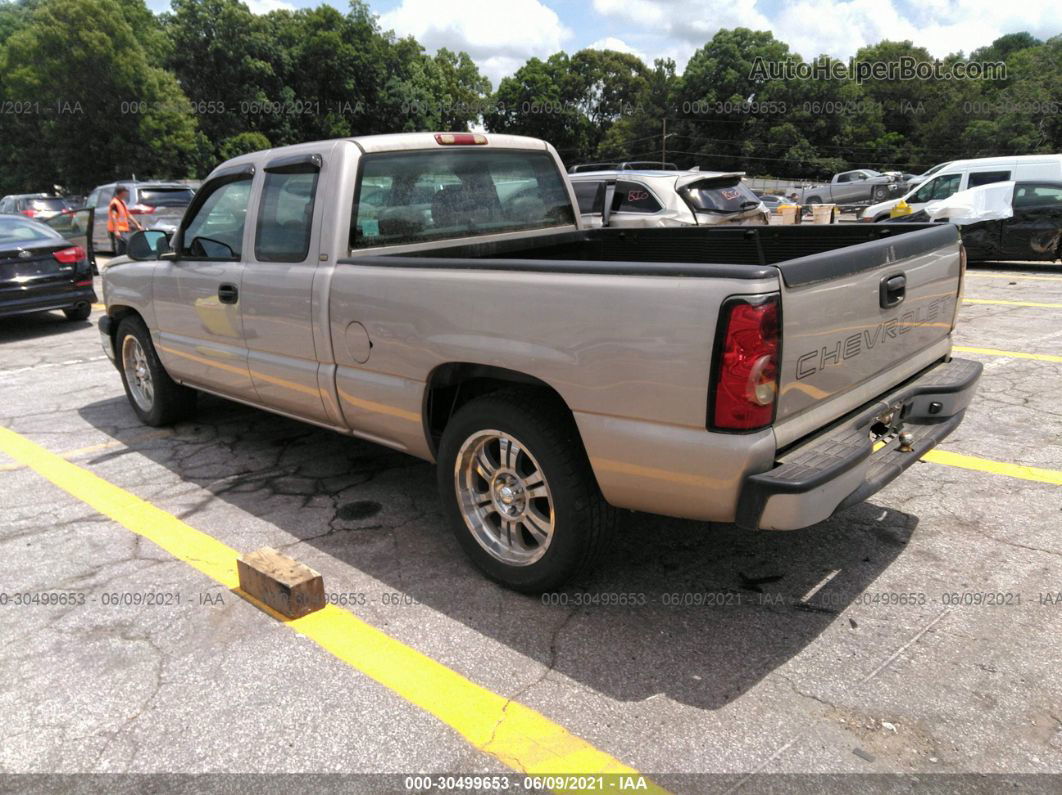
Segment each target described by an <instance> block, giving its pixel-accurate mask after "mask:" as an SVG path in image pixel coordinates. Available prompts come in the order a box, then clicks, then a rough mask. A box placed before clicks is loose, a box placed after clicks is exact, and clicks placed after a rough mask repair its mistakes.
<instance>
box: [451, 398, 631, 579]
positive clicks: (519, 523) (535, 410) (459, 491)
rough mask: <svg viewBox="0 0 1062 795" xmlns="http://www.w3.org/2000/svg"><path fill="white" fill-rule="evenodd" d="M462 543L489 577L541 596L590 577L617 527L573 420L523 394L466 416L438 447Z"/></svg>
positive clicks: (485, 401) (485, 402) (466, 410)
mask: <svg viewBox="0 0 1062 795" xmlns="http://www.w3.org/2000/svg"><path fill="white" fill-rule="evenodd" d="M438 480H439V493H440V497H441V499H442V503H443V510H444V511H445V513H446V514H447V518H448V520H449V521H450V524H451V527H452V528H453V531H454V534H455V535H456V536H457V540H458V542H459V543H460V544H461V547H462V548H463V549H464V551H465V553H466V554H467V555H468V556H469V557H470V558H471V559H472V561H473V563H475V564H476V565H477V566H478V567H479V568H480V569H481V570H482V571H483V572H484V573H485V574H487V576H489V577H491V578H492V579H494V580H496V581H498V582H500V583H501V584H502V585H505V586H507V587H509V588H512V589H514V590H517V591H524V592H527V593H538V592H541V591H545V590H548V589H550V588H555V587H557V586H559V585H561V584H562V583H564V582H565V581H567V580H569V579H571V578H572V577H573V576H574V575H575V574H577V573H578V572H580V571H582V570H584V569H586V568H588V567H589V566H590V565H591V564H592V562H593V561H594V559H595V558H596V557H597V555H598V553H599V552H600V550H601V548H602V546H603V542H604V539H605V538H606V537H607V536H608V535H609V533H610V532H611V530H612V527H613V525H614V523H615V510H614V509H613V508H612V507H611V506H610V505H608V503H606V502H605V500H604V498H603V497H602V496H601V492H600V490H599V489H598V486H597V482H596V480H595V479H594V475H593V472H592V471H591V469H590V463H589V461H588V460H587V458H586V453H585V452H584V450H583V446H582V442H581V441H580V439H579V435H578V432H577V430H576V428H575V423H574V421H573V420H572V417H571V415H570V414H569V413H568V412H567V411H566V410H564V409H563V408H562V407H560V406H554V405H552V404H551V403H550V402H549V401H543V400H541V399H536V396H535V395H531V394H525V393H520V392H499V393H495V394H491V395H487V396H484V397H481V398H477V399H476V400H473V401H471V402H469V403H467V404H466V405H465V406H463V407H462V408H461V409H460V410H459V411H458V412H457V413H456V414H455V415H454V417H453V419H452V420H451V421H450V423H449V424H448V425H447V426H446V430H445V432H444V433H443V437H442V441H441V444H440V446H439V460H438Z"/></svg>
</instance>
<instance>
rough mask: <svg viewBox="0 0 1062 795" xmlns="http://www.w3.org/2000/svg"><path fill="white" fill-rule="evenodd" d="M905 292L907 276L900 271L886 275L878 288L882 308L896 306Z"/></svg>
mask: <svg viewBox="0 0 1062 795" xmlns="http://www.w3.org/2000/svg"><path fill="white" fill-rule="evenodd" d="M906 294H907V277H906V276H905V275H904V274H902V273H900V274H897V275H895V276H886V277H884V278H883V279H882V280H881V286H880V287H879V288H878V298H879V303H880V304H881V308H882V309H888V308H890V307H893V306H898V305H899V304H900V303H901V302H902V301H903V299H904V296H905V295H906Z"/></svg>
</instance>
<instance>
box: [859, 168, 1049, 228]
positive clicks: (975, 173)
mask: <svg viewBox="0 0 1062 795" xmlns="http://www.w3.org/2000/svg"><path fill="white" fill-rule="evenodd" d="M1007 180H1015V181H1022V182H1029V181H1039V180H1046V181H1052V182H1057V181H1060V180H1062V154H1059V155H1010V156H1008V157H979V158H975V159H973V160H956V161H955V162H953V163H948V164H947V166H946V167H944V168H942V169H940V171H939V172H938V173H936V174H934V175H933V176H932V177H930V178H929V179H927V180H926V181H925V182H923V183H921V184H920V185H917V186H915V187H914V188H913V189H911V190H910V191H908V192H907V194H905V195H904V196H902V197H900V198H898V199H888V200H886V201H883V202H879V203H877V204H872V205H870V206H869V207H867V208H866V209H865V210H863V214H862V215H861V216H860V220H861V221H888V220H889V210H891V209H892V208H893V207H895V206H896V205H897V204H898V203H899V202H900V201H901V200H902V201H906V202H907V204H908V205H910V207H911V212H918V211H919V210H921V209H922V208H923V207H925V206H926V204H928V203H929V202H932V201H939V200H940V199H947V198H948V197H949V196H951V195H952V194H955V193H958V192H959V191H961V190H966V189H967V188H976V187H977V186H978V185H988V184H989V183H992V182H1006V181H1007Z"/></svg>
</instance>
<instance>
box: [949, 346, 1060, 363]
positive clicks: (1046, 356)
mask: <svg viewBox="0 0 1062 795" xmlns="http://www.w3.org/2000/svg"><path fill="white" fill-rule="evenodd" d="M952 350H953V351H955V352H956V353H978V354H981V355H982V356H1011V357H1013V358H1015V359H1035V360H1036V361H1039V362H1062V356H1055V355H1053V354H1050V353H1021V352H1020V351H1001V350H998V349H997V348H970V347H967V346H965V345H956V346H955V347H953V348H952Z"/></svg>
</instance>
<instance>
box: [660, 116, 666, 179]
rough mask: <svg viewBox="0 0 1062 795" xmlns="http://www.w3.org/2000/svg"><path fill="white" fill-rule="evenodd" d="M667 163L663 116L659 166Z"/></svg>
mask: <svg viewBox="0 0 1062 795" xmlns="http://www.w3.org/2000/svg"><path fill="white" fill-rule="evenodd" d="M666 165H667V116H665V117H664V132H663V133H662V134H661V136H660V168H664V167H665V166H666Z"/></svg>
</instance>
